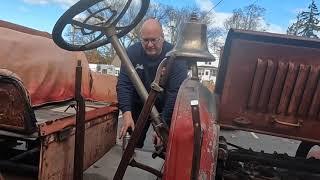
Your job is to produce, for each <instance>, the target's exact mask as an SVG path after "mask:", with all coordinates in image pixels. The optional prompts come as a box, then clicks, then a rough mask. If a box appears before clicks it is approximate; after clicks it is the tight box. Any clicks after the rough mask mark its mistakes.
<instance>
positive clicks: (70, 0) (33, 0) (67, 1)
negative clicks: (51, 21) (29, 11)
mask: <svg viewBox="0 0 320 180" xmlns="http://www.w3.org/2000/svg"><path fill="white" fill-rule="evenodd" d="M23 1H24V2H25V3H28V4H35V5H46V4H58V5H61V6H62V7H70V6H71V5H73V4H75V3H76V2H77V1H79V0H23Z"/></svg>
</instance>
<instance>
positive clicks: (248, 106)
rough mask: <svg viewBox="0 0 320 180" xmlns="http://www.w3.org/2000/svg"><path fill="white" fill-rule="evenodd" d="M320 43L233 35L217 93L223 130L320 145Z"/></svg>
mask: <svg viewBox="0 0 320 180" xmlns="http://www.w3.org/2000/svg"><path fill="white" fill-rule="evenodd" d="M319 72H320V41H319V40H312V39H306V38H299V37H293V36H286V35H277V34H271V33H258V32H247V31H239V30H231V31H230V32H229V34H228V37H227V41H226V45H225V48H224V53H223V55H222V59H221V61H220V67H219V73H218V79H217V85H216V89H215V92H216V93H217V94H218V95H219V96H220V105H219V113H218V114H219V117H218V121H219V123H220V124H221V125H222V126H223V127H231V128H235V129H242V130H247V131H255V132H260V133H264V134H271V135H276V136H282V137H289V138H294V139H300V140H309V141H315V142H320V131H319V130H318V129H320V112H319V110H320V83H319Z"/></svg>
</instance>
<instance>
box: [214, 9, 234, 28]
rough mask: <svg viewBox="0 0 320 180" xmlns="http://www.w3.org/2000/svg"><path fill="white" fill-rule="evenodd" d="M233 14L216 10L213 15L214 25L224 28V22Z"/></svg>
mask: <svg viewBox="0 0 320 180" xmlns="http://www.w3.org/2000/svg"><path fill="white" fill-rule="evenodd" d="M231 16H232V13H224V12H215V13H214V14H213V17H212V18H213V19H214V23H213V24H212V26H213V27H218V28H223V29H224V22H225V21H226V19H228V18H229V17H231Z"/></svg>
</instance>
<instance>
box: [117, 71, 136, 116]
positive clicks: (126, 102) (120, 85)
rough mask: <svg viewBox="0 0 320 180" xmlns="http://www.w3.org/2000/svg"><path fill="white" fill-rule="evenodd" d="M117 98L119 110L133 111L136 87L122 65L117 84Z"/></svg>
mask: <svg viewBox="0 0 320 180" xmlns="http://www.w3.org/2000/svg"><path fill="white" fill-rule="evenodd" d="M116 89H117V98H118V103H119V109H120V110H121V111H122V112H126V111H131V105H132V96H133V94H134V86H133V84H132V82H131V81H130V79H129V76H128V74H127V72H126V69H125V67H124V66H122V65H121V67H120V73H119V77H118V82H117V88H116Z"/></svg>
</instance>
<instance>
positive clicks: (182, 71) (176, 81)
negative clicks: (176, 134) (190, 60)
mask: <svg viewBox="0 0 320 180" xmlns="http://www.w3.org/2000/svg"><path fill="white" fill-rule="evenodd" d="M187 73H188V68H187V65H186V62H185V61H175V62H174V64H173V66H172V68H171V71H170V75H169V78H168V82H167V83H166V87H165V102H164V107H163V110H162V119H163V120H164V121H165V122H166V123H167V124H168V125H170V123H171V116H172V113H173V108H174V104H175V101H176V98H177V95H178V91H179V88H180V86H181V84H182V82H183V81H184V80H185V79H186V78H187Z"/></svg>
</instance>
